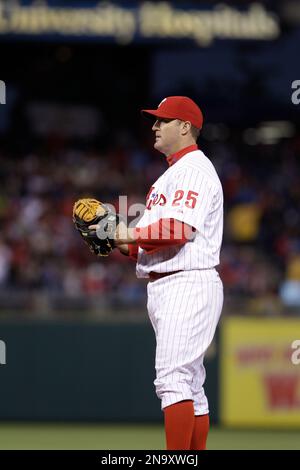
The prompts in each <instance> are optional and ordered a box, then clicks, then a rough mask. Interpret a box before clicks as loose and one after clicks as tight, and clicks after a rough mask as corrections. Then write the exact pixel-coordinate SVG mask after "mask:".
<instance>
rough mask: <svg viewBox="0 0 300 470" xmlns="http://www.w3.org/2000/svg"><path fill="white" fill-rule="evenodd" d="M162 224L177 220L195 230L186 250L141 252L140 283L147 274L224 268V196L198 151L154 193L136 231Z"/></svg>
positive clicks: (168, 172) (182, 247)
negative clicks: (140, 228) (160, 221)
mask: <svg viewBox="0 0 300 470" xmlns="http://www.w3.org/2000/svg"><path fill="white" fill-rule="evenodd" d="M162 218H174V219H177V220H179V221H181V222H185V223H186V224H188V225H191V226H192V227H194V228H195V229H196V236H195V238H194V239H193V240H192V241H188V242H186V243H185V244H184V245H177V246H171V247H167V248H164V249H162V250H159V251H157V252H155V253H152V254H147V253H146V251H145V250H143V249H142V248H141V247H140V248H139V253H138V260H137V266H136V272H137V277H139V278H147V277H149V272H151V271H154V272H157V273H165V272H171V271H180V270H184V271H189V270H195V269H208V268H214V267H215V266H217V265H218V264H219V262H220V248H221V243H222V236H223V191H222V186H221V183H220V180H219V177H218V175H217V172H216V170H215V168H214V166H213V164H212V163H211V161H210V160H209V159H208V158H207V157H206V156H205V155H204V153H203V152H202V151H200V150H195V151H192V152H189V153H187V154H185V155H184V156H183V157H181V158H180V159H179V160H178V161H177V162H176V163H175V164H173V165H172V166H170V167H169V168H168V169H167V170H166V171H165V173H164V174H163V175H162V176H160V177H159V178H158V180H157V181H156V182H155V183H154V184H153V186H152V187H151V189H150V191H149V193H148V196H147V204H146V209H145V212H144V214H143V216H142V218H141V219H140V221H139V222H138V224H137V227H146V226H147V225H149V224H152V223H154V222H157V221H158V220H159V219H162Z"/></svg>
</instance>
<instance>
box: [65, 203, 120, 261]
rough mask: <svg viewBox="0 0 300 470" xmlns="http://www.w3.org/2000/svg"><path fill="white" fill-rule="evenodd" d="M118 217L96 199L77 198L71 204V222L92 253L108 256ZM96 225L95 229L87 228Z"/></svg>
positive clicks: (113, 245) (111, 248)
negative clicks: (72, 204)
mask: <svg viewBox="0 0 300 470" xmlns="http://www.w3.org/2000/svg"><path fill="white" fill-rule="evenodd" d="M119 220H120V217H119V215H118V214H116V213H114V212H112V211H111V210H110V209H109V208H108V207H107V206H105V205H104V204H102V202H100V201H98V200H97V199H90V198H86V199H79V200H78V201H76V202H75V204H74V206H73V222H74V225H75V227H76V229H77V230H78V231H79V233H80V235H81V236H82V238H83V239H84V241H85V242H86V243H87V245H88V246H89V249H90V250H91V252H92V253H95V255H97V256H108V255H109V254H110V253H111V252H112V250H113V249H114V248H115V244H114V234H115V231H116V228H117V226H118V224H119ZM90 225H97V229H89V226H90Z"/></svg>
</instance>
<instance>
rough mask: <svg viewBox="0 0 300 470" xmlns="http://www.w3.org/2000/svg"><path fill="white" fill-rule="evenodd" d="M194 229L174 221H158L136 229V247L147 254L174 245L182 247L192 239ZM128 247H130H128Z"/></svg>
mask: <svg viewBox="0 0 300 470" xmlns="http://www.w3.org/2000/svg"><path fill="white" fill-rule="evenodd" d="M194 232H195V229H194V228H193V227H191V226H190V225H188V224H185V223H184V222H181V221H179V220H176V219H159V220H158V221H157V222H154V223H153V224H150V225H147V226H146V227H136V228H135V229H134V235H135V238H136V242H137V245H134V246H140V247H141V248H143V250H145V251H146V253H147V254H150V253H154V252H155V251H158V250H161V249H163V248H167V247H170V246H175V245H183V244H184V243H186V242H187V241H189V240H191V239H192V238H193V234H194ZM129 246H130V245H129Z"/></svg>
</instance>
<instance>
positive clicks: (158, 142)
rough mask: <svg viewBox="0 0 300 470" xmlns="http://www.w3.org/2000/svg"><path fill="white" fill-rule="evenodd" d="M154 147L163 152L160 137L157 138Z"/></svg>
mask: <svg viewBox="0 0 300 470" xmlns="http://www.w3.org/2000/svg"><path fill="white" fill-rule="evenodd" d="M154 148H155V150H158V151H159V152H163V148H162V145H161V141H160V139H156V141H155V142H154Z"/></svg>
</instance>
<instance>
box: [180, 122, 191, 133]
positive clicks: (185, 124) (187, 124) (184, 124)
mask: <svg viewBox="0 0 300 470" xmlns="http://www.w3.org/2000/svg"><path fill="white" fill-rule="evenodd" d="M191 129H192V124H191V123H190V121H182V134H183V135H186V134H188V133H189V132H190V131H191Z"/></svg>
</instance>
